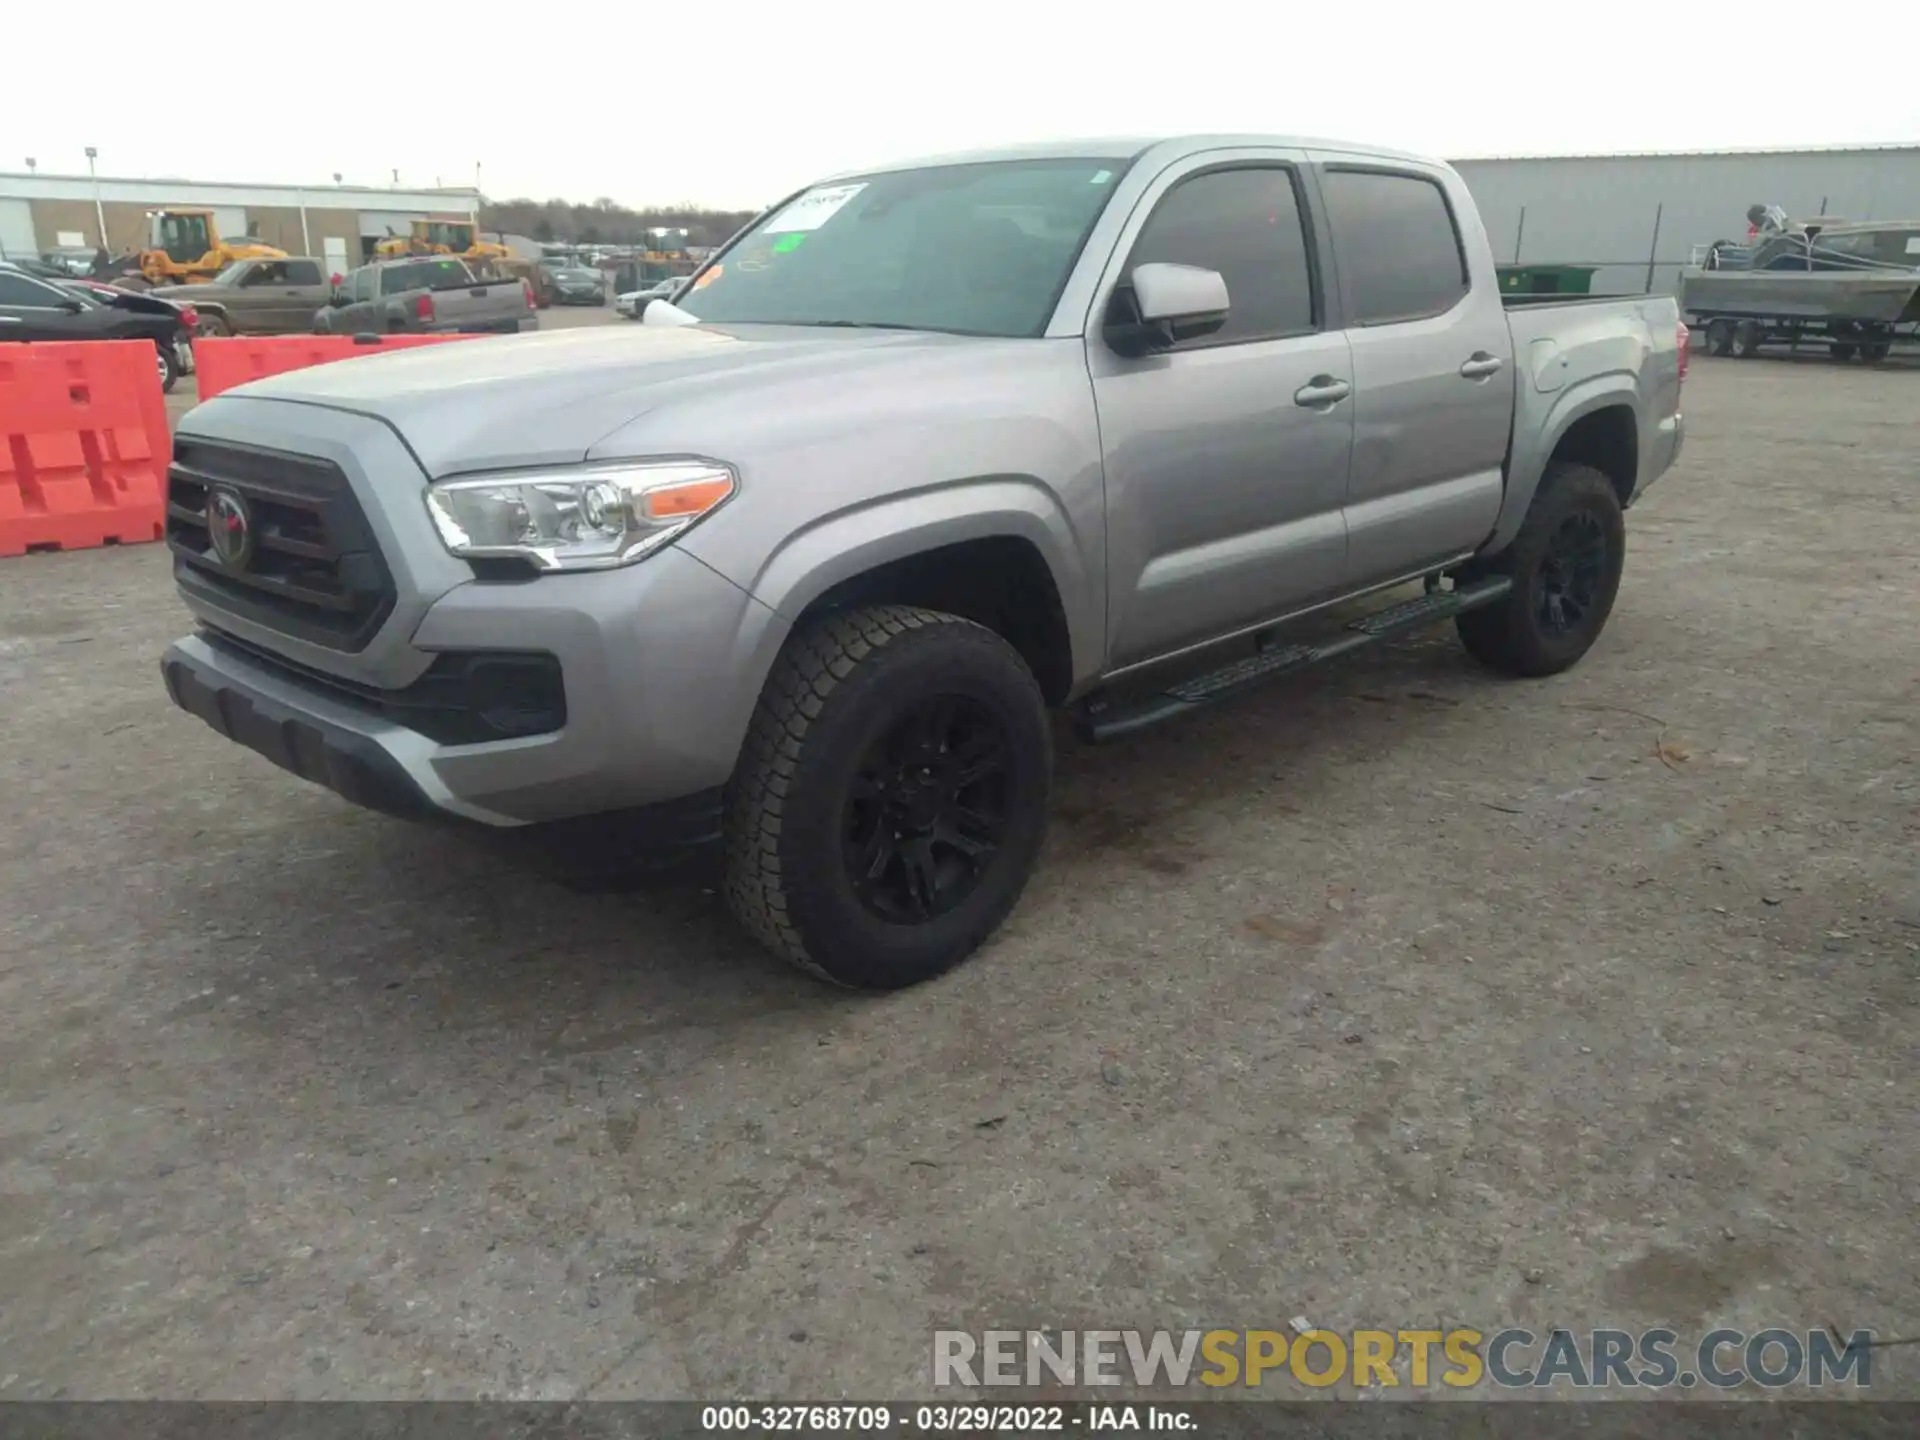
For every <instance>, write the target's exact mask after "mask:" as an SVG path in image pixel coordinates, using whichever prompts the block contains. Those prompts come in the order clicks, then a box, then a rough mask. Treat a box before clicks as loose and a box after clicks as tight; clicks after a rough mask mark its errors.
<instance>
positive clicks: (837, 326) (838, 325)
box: [785, 320, 927, 330]
mask: <svg viewBox="0 0 1920 1440" xmlns="http://www.w3.org/2000/svg"><path fill="white" fill-rule="evenodd" d="M785 323H787V324H789V325H804V326H806V327H807V328H808V329H810V330H812V329H820V330H926V329H927V327H926V326H925V325H896V324H894V323H893V322H892V321H888V320H789V321H787V322H785Z"/></svg>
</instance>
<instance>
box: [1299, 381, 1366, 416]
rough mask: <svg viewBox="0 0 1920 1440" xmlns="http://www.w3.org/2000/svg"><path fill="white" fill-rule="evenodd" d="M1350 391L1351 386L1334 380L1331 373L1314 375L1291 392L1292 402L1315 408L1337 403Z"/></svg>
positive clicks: (1310, 408)
mask: <svg viewBox="0 0 1920 1440" xmlns="http://www.w3.org/2000/svg"><path fill="white" fill-rule="evenodd" d="M1352 393H1353V386H1351V385H1349V384H1348V383H1347V382H1346V381H1344V380H1336V379H1334V377H1333V376H1331V375H1316V376H1314V377H1313V379H1311V380H1309V381H1308V382H1307V383H1306V384H1304V385H1302V386H1301V387H1300V388H1299V389H1298V390H1296V391H1294V392H1293V403H1294V404H1296V405H1303V406H1305V407H1306V408H1307V409H1309V410H1317V409H1321V408H1324V407H1325V406H1328V405H1337V404H1338V403H1339V402H1340V401H1342V400H1344V399H1346V398H1347V396H1349V395H1351V394H1352Z"/></svg>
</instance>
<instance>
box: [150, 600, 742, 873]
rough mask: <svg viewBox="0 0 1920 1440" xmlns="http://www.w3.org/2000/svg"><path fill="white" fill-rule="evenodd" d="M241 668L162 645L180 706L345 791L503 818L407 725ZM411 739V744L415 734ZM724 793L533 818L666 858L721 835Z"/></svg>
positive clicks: (219, 655) (395, 803)
mask: <svg viewBox="0 0 1920 1440" xmlns="http://www.w3.org/2000/svg"><path fill="white" fill-rule="evenodd" d="M246 670H247V667H246V666H245V665H244V664H236V663H235V660H234V657H233V655H232V654H230V653H229V652H228V651H227V648H226V647H224V646H221V645H219V644H218V643H217V642H210V641H208V640H206V639H203V638H201V637H199V636H190V637H188V638H187V639H184V640H181V641H178V642H177V643H175V644H174V645H172V646H170V647H168V650H167V653H166V658H165V659H164V660H162V662H161V672H162V674H163V675H164V676H165V677H166V682H167V693H168V694H169V695H171V696H172V697H173V700H174V703H175V704H177V705H179V706H180V708H181V709H183V710H185V711H187V712H188V713H189V714H193V715H198V716H199V717H200V718H201V719H202V720H204V721H206V722H207V724H209V725H211V726H212V727H213V728H214V729H215V730H216V731H218V732H219V733H220V734H222V735H224V736H226V737H227V739H229V740H232V741H234V742H235V743H236V744H239V745H244V746H246V747H247V748H248V749H249V750H252V751H255V752H256V753H258V754H260V755H264V756H265V757H266V758H267V759H269V760H271V761H272V762H273V763H274V764H276V765H278V766H279V767H280V768H281V769H283V770H286V771H289V772H290V773H292V774H295V775H298V776H300V778H301V779H303V780H311V781H312V782H313V783H315V784H316V785H323V786H325V787H326V788H327V789H329V790H332V791H334V792H335V793H336V794H338V795H340V796H341V797H342V798H343V799H346V800H350V801H352V802H353V803H354V804H356V805H360V806H363V807H365V808H366V809H369V810H378V811H380V812H382V813H383V814H388V815H396V816H399V817H400V818H402V819H406V820H427V821H466V822H473V821H477V822H479V823H480V824H483V825H495V826H498V825H501V824H502V823H503V818H504V817H501V816H498V815H495V814H491V813H489V812H486V811H484V810H480V809H477V808H476V807H473V806H470V805H468V804H466V802H464V801H462V800H461V799H460V798H459V797H458V796H455V795H452V794H450V793H449V792H446V791H445V790H444V789H443V788H442V787H441V786H440V785H439V784H438V783H437V782H436V779H435V776H434V773H433V769H432V766H431V765H430V764H425V765H423V764H422V763H420V762H421V760H422V758H423V752H422V749H421V747H420V746H419V745H418V744H417V743H411V742H410V741H409V739H408V738H407V732H404V731H401V730H399V728H398V727H394V728H395V733H393V734H388V735H374V734H368V733H367V732H366V730H365V728H364V726H363V724H361V723H360V722H359V720H358V719H357V718H355V717H350V716H348V715H346V714H343V713H341V711H340V709H339V708H338V707H336V706H331V705H329V704H328V703H326V702H325V701H324V700H321V701H316V699H315V697H314V696H313V695H312V694H311V693H304V692H298V691H296V690H295V689H292V688H289V687H286V686H284V685H283V684H281V683H279V682H277V681H276V679H275V677H274V674H273V672H272V671H271V670H269V669H267V668H258V669H255V670H254V671H253V673H251V674H248V673H245V672H246ZM411 739H412V741H413V742H417V741H418V740H419V739H420V737H417V736H414V737H411ZM723 799H724V792H723V790H722V789H721V788H720V787H718V786H715V787H713V788H710V789H706V790H700V791H696V792H694V793H692V794H689V795H682V796H679V797H677V798H675V799H673V800H668V801H661V802H657V803H655V804H652V805H644V806H637V807H632V808H629V809H624V810H619V811H612V812H605V813H603V814H596V815H595V816H592V817H587V818H586V819H585V820H579V819H576V820H570V821H561V822H556V823H554V824H552V825H548V826H541V827H539V833H543V834H545V833H548V832H552V833H553V834H554V835H556V836H566V835H568V834H569V833H572V832H574V831H575V830H578V831H579V834H580V838H581V839H582V840H584V841H586V842H587V843H589V844H590V845H592V846H593V847H594V848H595V850H596V851H598V852H599V855H598V858H599V859H600V860H603V861H604V859H605V858H606V854H605V852H606V848H607V845H608V844H609V843H612V844H614V845H616V846H617V847H618V850H619V852H620V855H621V857H623V858H627V859H646V858H652V859H667V858H670V857H673V856H676V855H680V854H685V853H687V852H690V851H697V850H704V849H709V848H711V847H712V846H714V845H715V844H717V843H718V842H719V840H720V837H721V828H720V827H721V815H722V808H723ZM601 820H611V821H615V822H617V829H603V828H595V829H592V830H587V829H583V828H581V827H583V826H586V825H590V824H593V823H594V822H596V821H601ZM505 823H508V824H513V825H515V826H516V828H517V825H518V822H511V821H507V822H505ZM523 833H524V832H523Z"/></svg>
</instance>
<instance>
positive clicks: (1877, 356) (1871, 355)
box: [1860, 340, 1893, 365]
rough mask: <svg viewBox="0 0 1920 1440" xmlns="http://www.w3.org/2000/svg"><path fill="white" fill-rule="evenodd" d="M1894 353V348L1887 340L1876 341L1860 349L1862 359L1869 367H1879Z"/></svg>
mask: <svg viewBox="0 0 1920 1440" xmlns="http://www.w3.org/2000/svg"><path fill="white" fill-rule="evenodd" d="M1892 353H1893V346H1892V345H1891V344H1890V343H1889V342H1887V341H1885V340H1874V341H1870V342H1869V343H1867V344H1865V345H1862V346H1861V347H1860V358H1861V359H1862V360H1864V361H1866V363H1867V364H1869V365H1878V364H1879V363H1880V362H1881V361H1882V360H1885V359H1886V358H1887V356H1889V355H1891V354H1892Z"/></svg>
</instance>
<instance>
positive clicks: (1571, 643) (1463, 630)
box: [1454, 461, 1627, 677]
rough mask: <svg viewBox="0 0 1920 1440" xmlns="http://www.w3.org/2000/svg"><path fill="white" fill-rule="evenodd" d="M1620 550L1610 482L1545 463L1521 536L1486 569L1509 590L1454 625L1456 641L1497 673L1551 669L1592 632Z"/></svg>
mask: <svg viewBox="0 0 1920 1440" xmlns="http://www.w3.org/2000/svg"><path fill="white" fill-rule="evenodd" d="M1626 556H1627V527H1626V521H1625V518H1624V517H1623V516H1622V515H1621V513H1620V497H1619V495H1617V494H1616V493H1615V492H1614V488H1613V482H1612V481H1611V480H1609V479H1608V478H1607V477H1606V476H1605V475H1603V474H1602V473H1601V472H1600V471H1598V470H1596V469H1594V468H1593V467H1592V466H1591V465H1571V464H1567V463H1565V462H1563V461H1556V462H1554V463H1553V464H1550V465H1549V466H1548V467H1547V473H1546V474H1545V475H1543V476H1542V477H1541V478H1540V488H1539V490H1538V491H1537V492H1536V493H1535V494H1534V497H1533V504H1532V505H1531V506H1529V507H1528V510H1527V518H1526V519H1525V520H1524V521H1522V522H1521V525H1520V533H1519V534H1518V535H1517V536H1515V537H1514V541H1513V544H1511V545H1509V546H1508V547H1507V549H1506V550H1505V551H1504V552H1503V553H1502V554H1500V555H1499V556H1497V557H1495V558H1494V560H1493V561H1492V562H1491V563H1490V564H1489V565H1488V566H1487V567H1486V569H1487V571H1488V573H1491V574H1507V575H1511V576H1512V577H1513V589H1511V590H1510V591H1508V592H1507V595H1506V598H1505V599H1503V600H1501V601H1500V603H1498V604H1497V605H1489V606H1487V607H1486V608H1485V609H1481V610H1470V611H1468V612H1467V613H1466V614H1465V615H1462V616H1460V617H1459V618H1458V619H1456V620H1455V621H1454V627H1455V628H1456V629H1457V630H1458V631H1459V632H1460V640H1461V643H1462V644H1464V645H1465V646H1466V647H1467V653H1468V654H1470V655H1472V656H1473V658H1474V659H1476V660H1478V661H1479V662H1480V663H1481V664H1482V665H1485V666H1487V667H1488V668H1489V669H1492V670H1498V671H1500V672H1501V673H1502V674H1506V675H1524V676H1529V677H1538V676H1543V675H1557V674H1559V673H1560V672H1561V671H1562V670H1565V669H1567V668H1569V667H1570V666H1572V665H1574V664H1575V663H1576V662H1578V661H1579V659H1580V657H1581V656H1583V655H1585V654H1586V653H1587V651H1588V650H1589V649H1591V648H1592V646H1593V642H1594V641H1595V640H1597V639H1598V638H1599V636H1600V631H1601V628H1602V627H1603V626H1605V625H1606V623H1607V617H1608V616H1609V615H1610V614H1612V613H1613V601H1614V597H1615V596H1616V595H1617V594H1618V593H1619V590H1620V573H1621V570H1622V569H1623V567H1624V566H1625V563H1626Z"/></svg>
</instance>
